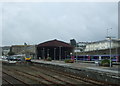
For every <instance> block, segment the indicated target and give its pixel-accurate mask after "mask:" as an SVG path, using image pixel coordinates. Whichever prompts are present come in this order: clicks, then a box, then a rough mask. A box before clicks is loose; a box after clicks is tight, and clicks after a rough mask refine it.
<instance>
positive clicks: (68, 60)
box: [65, 59, 74, 63]
mask: <svg viewBox="0 0 120 86" xmlns="http://www.w3.org/2000/svg"><path fill="white" fill-rule="evenodd" d="M65 63H74V60H71V59H66V60H65Z"/></svg>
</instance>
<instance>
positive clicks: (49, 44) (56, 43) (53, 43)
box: [38, 39, 73, 48]
mask: <svg viewBox="0 0 120 86" xmlns="http://www.w3.org/2000/svg"><path fill="white" fill-rule="evenodd" d="M60 46H61V47H70V48H73V46H71V45H70V44H68V43H65V42H63V41H59V40H56V39H55V40H50V41H47V42H43V43H40V44H38V47H60Z"/></svg>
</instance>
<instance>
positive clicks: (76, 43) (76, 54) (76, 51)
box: [76, 43, 77, 62]
mask: <svg viewBox="0 0 120 86" xmlns="http://www.w3.org/2000/svg"><path fill="white" fill-rule="evenodd" d="M76 62H77V43H76Z"/></svg>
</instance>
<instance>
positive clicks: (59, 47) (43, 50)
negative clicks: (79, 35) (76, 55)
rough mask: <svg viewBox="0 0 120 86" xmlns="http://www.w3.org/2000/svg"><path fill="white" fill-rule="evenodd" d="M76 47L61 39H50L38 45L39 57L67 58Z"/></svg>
mask: <svg viewBox="0 0 120 86" xmlns="http://www.w3.org/2000/svg"><path fill="white" fill-rule="evenodd" d="M73 49H74V47H73V46H71V45H70V44H68V43H65V42H63V41H59V40H56V39H55V40H50V41H47V42H44V43H40V44H38V45H37V58H41V59H46V58H47V57H51V59H52V60H62V59H65V58H66V57H67V56H69V55H70V53H72V52H73Z"/></svg>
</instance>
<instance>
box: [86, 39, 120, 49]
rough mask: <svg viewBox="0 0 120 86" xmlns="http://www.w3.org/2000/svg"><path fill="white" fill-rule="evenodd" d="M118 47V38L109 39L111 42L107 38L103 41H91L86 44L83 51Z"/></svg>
mask: <svg viewBox="0 0 120 86" xmlns="http://www.w3.org/2000/svg"><path fill="white" fill-rule="evenodd" d="M110 47H111V48H118V47H120V40H113V39H112V40H111V43H110V41H109V40H103V41H97V42H91V43H88V44H86V48H85V50H84V51H94V50H96V51H97V50H104V49H109V48H110Z"/></svg>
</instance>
